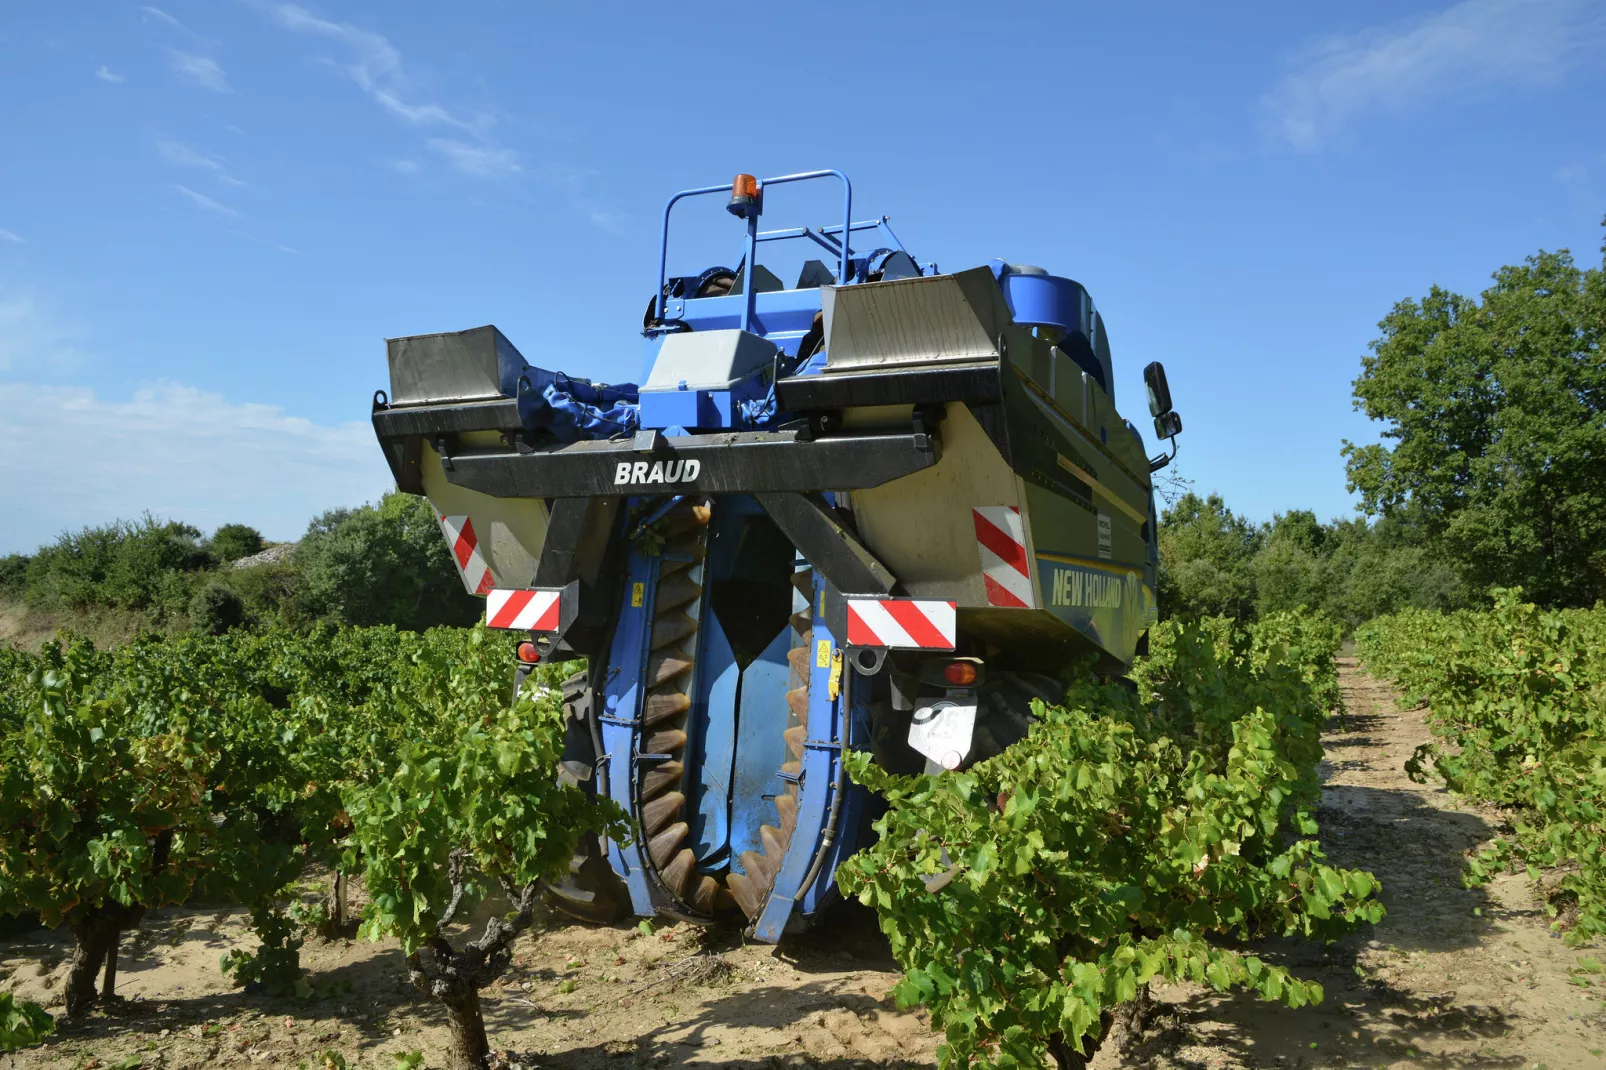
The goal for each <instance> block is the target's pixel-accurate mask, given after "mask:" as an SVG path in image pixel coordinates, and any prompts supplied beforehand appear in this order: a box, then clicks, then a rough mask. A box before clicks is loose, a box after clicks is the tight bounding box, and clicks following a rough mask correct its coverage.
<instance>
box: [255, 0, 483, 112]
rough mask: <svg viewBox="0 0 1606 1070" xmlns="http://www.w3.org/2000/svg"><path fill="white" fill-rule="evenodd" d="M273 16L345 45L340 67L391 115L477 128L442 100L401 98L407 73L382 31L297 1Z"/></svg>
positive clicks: (283, 23)
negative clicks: (312, 9) (347, 57)
mask: <svg viewBox="0 0 1606 1070" xmlns="http://www.w3.org/2000/svg"><path fill="white" fill-rule="evenodd" d="M273 18H274V20H275V21H276V22H278V23H279V25H281V26H283V27H284V28H285V29H287V30H294V31H295V32H297V33H303V34H309V35H311V36H314V37H323V38H327V39H329V40H333V41H339V42H340V43H341V44H343V45H345V46H346V47H347V48H348V49H349V50H350V53H351V57H350V61H349V62H347V63H345V64H341V65H340V69H341V70H343V71H345V72H346V74H347V75H349V76H350V77H351V80H352V81H354V82H356V83H357V85H359V86H360V87H361V88H362V91H363V92H364V93H367V94H368V95H369V96H370V97H372V98H373V99H374V101H375V102H376V103H377V104H379V105H380V107H382V108H384V109H385V110H386V111H388V112H390V113H391V114H392V115H395V116H397V117H398V118H401V119H404V120H406V121H407V122H409V123H414V124H417V125H427V124H444V125H447V126H456V127H460V128H462V129H464V130H472V129H476V124H474V123H469V122H465V121H464V120H462V119H459V118H458V117H457V116H455V115H453V114H452V113H451V112H450V111H448V110H447V109H446V108H445V107H443V106H442V105H440V104H436V103H434V102H430V101H426V102H423V103H417V104H414V103H410V102H408V101H406V100H404V99H402V97H403V95H404V94H406V93H407V91H408V89H409V83H408V78H407V73H406V71H404V70H403V69H402V57H401V53H400V52H399V51H397V49H396V46H395V45H393V44H391V43H390V40H389V39H388V38H386V37H385V36H384V35H383V34H377V33H374V32H372V31H371V30H364V29H361V28H360V27H357V26H353V25H351V24H350V23H345V22H339V23H337V22H330V21H328V20H327V19H320V18H318V17H317V16H316V15H314V14H313V13H312V12H310V11H308V10H307V9H306V8H304V7H301V6H300V5H298V4H280V5H278V6H277V7H275V8H273Z"/></svg>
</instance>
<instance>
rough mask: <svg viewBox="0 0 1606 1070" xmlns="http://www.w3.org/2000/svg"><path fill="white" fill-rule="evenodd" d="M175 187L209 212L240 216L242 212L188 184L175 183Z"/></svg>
mask: <svg viewBox="0 0 1606 1070" xmlns="http://www.w3.org/2000/svg"><path fill="white" fill-rule="evenodd" d="M173 188H174V189H175V190H177V191H178V192H179V193H182V194H183V195H184V196H185V197H187V198H189V200H190V201H191V202H192V203H194V204H195V205H196V206H197V207H200V208H204V209H205V210H206V211H208V212H216V213H217V214H218V215H226V216H238V215H239V214H240V213H239V212H237V211H235V210H234V209H233V208H230V207H229V206H228V205H226V204H219V203H218V202H216V201H214V200H213V199H212V198H210V197H208V196H207V195H206V194H204V193H197V192H195V191H194V190H192V189H190V187H188V186H180V185H176V184H175V185H174V186H173Z"/></svg>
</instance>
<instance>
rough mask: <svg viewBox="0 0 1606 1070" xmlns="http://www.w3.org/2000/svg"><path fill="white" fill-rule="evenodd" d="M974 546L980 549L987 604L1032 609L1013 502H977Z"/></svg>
mask: <svg viewBox="0 0 1606 1070" xmlns="http://www.w3.org/2000/svg"><path fill="white" fill-rule="evenodd" d="M971 512H972V513H973V514H974V516H975V521H976V548H977V549H978V550H980V551H981V575H982V580H983V582H984V583H985V584H986V586H987V604H988V605H990V606H1008V607H1010V608H1011V609H1036V608H1037V592H1036V591H1035V590H1033V589H1032V566H1031V562H1030V560H1029V559H1028V558H1027V556H1026V528H1025V525H1024V523H1023V522H1022V520H1021V515H1020V510H1019V509H1017V508H1016V507H1015V506H1013V505H978V506H976V507H975V508H974V509H972V510H971Z"/></svg>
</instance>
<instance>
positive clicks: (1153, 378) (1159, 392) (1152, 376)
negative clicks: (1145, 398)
mask: <svg viewBox="0 0 1606 1070" xmlns="http://www.w3.org/2000/svg"><path fill="white" fill-rule="evenodd" d="M1143 385H1144V386H1146V387H1148V388H1149V415H1150V416H1163V415H1165V414H1166V413H1168V412H1170V411H1171V387H1170V386H1169V385H1167V383H1166V381H1165V365H1164V364H1161V363H1160V362H1159V361H1157V360H1156V361H1152V362H1150V364H1149V366H1148V367H1146V368H1144V369H1143ZM1158 428H1159V425H1158V424H1156V431H1157V432H1158ZM1178 430H1181V427H1180V426H1179V427H1178ZM1174 433H1175V432H1173V434H1174ZM1160 437H1161V438H1170V437H1171V436H1170V435H1160Z"/></svg>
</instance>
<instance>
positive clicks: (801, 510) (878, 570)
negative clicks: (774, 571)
mask: <svg viewBox="0 0 1606 1070" xmlns="http://www.w3.org/2000/svg"><path fill="white" fill-rule="evenodd" d="M754 497H756V498H757V499H758V502H759V504H760V505H762V506H763V507H764V511H765V512H766V513H768V514H769V516H770V519H771V520H773V521H775V526H776V527H778V528H780V529H781V533H782V534H783V535H785V536H786V537H787V538H788V539H790V540H791V541H792V545H793V546H796V547H797V548H798V552H800V553H801V554H802V555H803V556H804V557H806V558H808V560H809V561H810V563H812V564H813V565H814V567H815V568H817V569H819V570H820V572H821V573H822V574H823V575H824V576H825V578H826V580H828V581H829V582H830V585H831V586H832V587H833V588H835V589H836V590H837V591H843V592H849V593H852V594H887V593H889V592H891V590H892V588H893V587H894V586H895V585H896V584H897V582H898V578H897V577H896V576H894V575H893V574H892V571H891V570H890V569H888V568H887V566H885V565H883V564H882V563H881V562H880V561H879V560H877V558H876V556H875V555H874V554H872V553H871V552H870V551H869V549H868V548H867V547H866V546H865V545H864V543H862V542H860V541H859V539H858V536H856V535H855V534H854V533H853V532H852V531H850V530H849V529H848V527H847V525H846V524H844V523H843V522H842V519H841V517H839V516H838V515H837V512H836V510H835V509H832V508H831V507H830V506H829V505H826V504H825V499H824V498H822V497H820V495H819V494H818V493H807V494H800V493H796V492H784V491H783V492H775V493H764V494H756V495H754Z"/></svg>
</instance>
